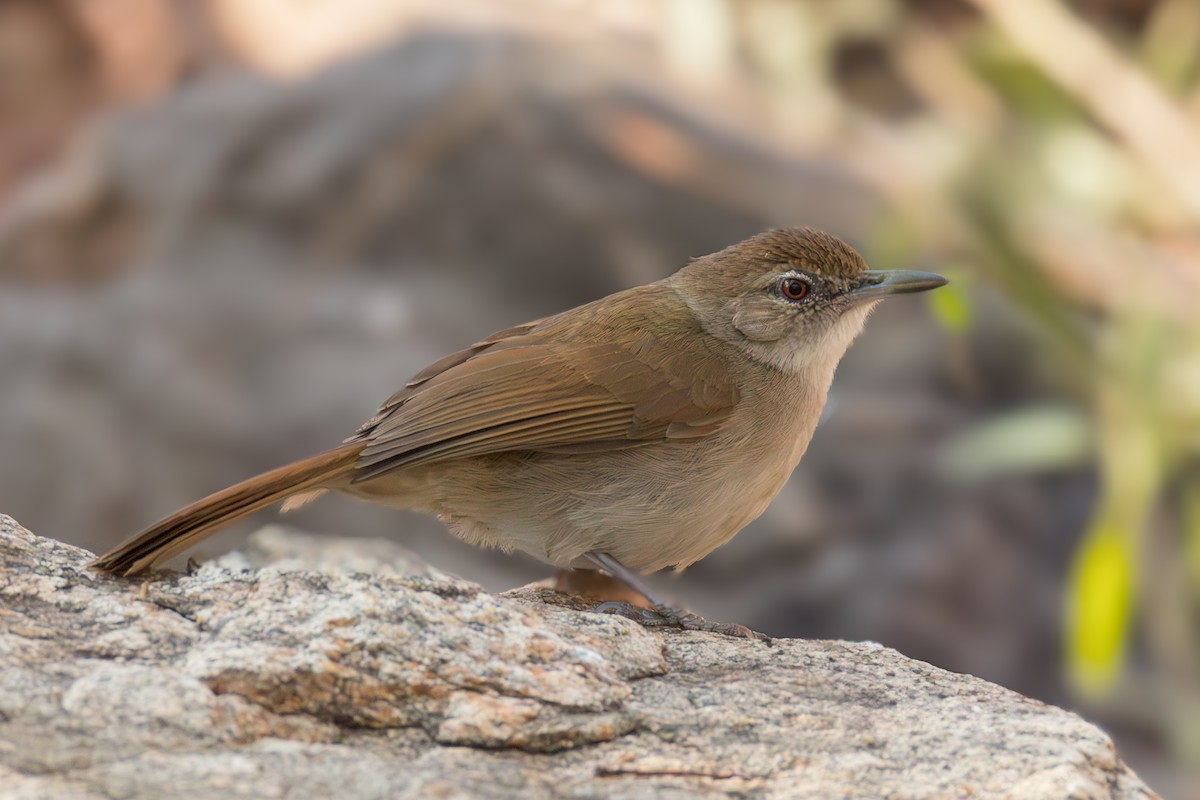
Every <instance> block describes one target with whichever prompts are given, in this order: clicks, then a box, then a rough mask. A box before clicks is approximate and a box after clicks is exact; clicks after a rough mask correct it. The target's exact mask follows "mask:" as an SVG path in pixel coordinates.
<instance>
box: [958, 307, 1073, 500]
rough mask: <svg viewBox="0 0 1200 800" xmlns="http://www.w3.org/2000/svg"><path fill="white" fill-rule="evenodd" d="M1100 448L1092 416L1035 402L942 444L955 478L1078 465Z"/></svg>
mask: <svg viewBox="0 0 1200 800" xmlns="http://www.w3.org/2000/svg"><path fill="white" fill-rule="evenodd" d="M939 291H941V290H939ZM935 294H936V293H935ZM1094 453H1095V437H1094V436H1093V433H1092V424H1091V421H1090V420H1089V418H1088V417H1086V416H1085V415H1083V414H1082V413H1080V412H1079V411H1076V410H1075V409H1072V408H1067V407H1064V406H1035V407H1030V408H1025V409H1022V410H1020V411H1015V412H1012V413H1010V414H1005V415H1004V416H1000V417H994V418H992V419H989V420H987V421H985V422H983V423H981V424H979V425H977V426H975V427H973V428H970V429H968V430H967V431H965V432H964V433H961V434H959V435H958V436H956V437H955V438H954V439H952V440H950V442H949V444H947V445H946V446H945V448H944V449H943V450H942V452H941V454H940V462H941V467H942V469H943V471H944V473H945V474H946V475H947V476H948V477H950V478H953V479H955V480H964V481H979V480H986V479H988V478H992V477H995V476H998V475H1010V474H1013V473H1024V472H1045V471H1050V470H1061V469H1072V468H1075V467H1079V466H1082V465H1084V464H1087V463H1089V462H1090V461H1091V459H1092V456H1093V455H1094Z"/></svg>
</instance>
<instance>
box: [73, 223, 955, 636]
mask: <svg viewBox="0 0 1200 800" xmlns="http://www.w3.org/2000/svg"><path fill="white" fill-rule="evenodd" d="M945 282H946V281H945V279H944V278H942V277H940V276H938V275H933V274H930V273H926V272H908V271H893V272H877V271H873V270H868V269H867V267H866V264H865V263H864V262H863V260H862V258H861V257H860V256H859V255H858V253H856V252H855V251H854V250H853V249H852V248H851V247H850V246H849V245H847V244H845V243H844V242H842V241H841V240H839V239H837V238H835V237H833V236H830V235H829V234H826V233H823V232H821V231H818V230H814V229H811V228H799V229H796V228H793V229H786V230H776V231H769V232H767V233H762V234H759V235H757V236H754V237H752V238H750V239H747V240H746V241H744V242H740V243H739V244H735V245H733V246H731V247H728V248H726V249H724V250H722V251H720V252H718V253H714V254H712V255H708V256H704V257H703V258H698V259H695V260H693V261H692V262H691V263H689V264H688V265H687V266H685V267H683V268H682V269H680V270H679V271H678V272H676V273H675V274H674V275H671V276H670V277H668V278H666V279H664V280H661V281H658V282H656V283H652V284H649V285H647V286H638V287H635V288H633V289H628V290H626V291H623V292H618V293H617V294H614V295H610V296H608V297H605V298H603V299H600V300H597V301H595V302H593V303H589V304H587V305H583V306H580V307H578V308H573V309H571V310H569V311H564V312H562V313H561V314H557V315H555V316H552V317H547V318H545V319H541V320H537V321H535V322H529V323H526V324H524V325H518V326H517V327H515V328H509V329H508V330H504V331H500V332H499V333H496V334H493V335H492V336H489V337H488V338H487V339H485V340H483V341H482V342H479V343H477V344H474V345H472V346H471V347H468V348H467V349H465V350H461V351H459V352H457V353H454V354H452V355H449V356H446V357H445V358H443V359H441V360H440V361H438V362H436V363H434V364H432V365H430V366H429V367H427V368H426V369H424V370H422V371H421V372H419V373H417V375H416V376H415V377H413V379H412V380H410V381H409V382H408V383H407V384H406V385H405V386H404V388H403V389H401V390H400V391H399V392H397V393H396V394H394V395H392V397H391V398H389V399H388V400H387V402H385V403H384V404H383V406H382V408H380V409H379V412H378V413H377V414H376V415H375V416H374V417H372V418H371V419H370V420H368V421H367V422H366V423H365V424H364V425H363V426H362V427H360V428H359V429H358V432H357V433H356V434H355V435H354V436H352V437H350V438H349V439H347V440H346V442H345V443H344V444H343V445H342V446H340V447H336V448H334V449H333V450H329V451H327V452H324V453H320V454H318V455H315V456H312V457H311V458H306V459H303V460H301V461H297V462H295V463H293V464H289V465H287V466H284V467H280V468H278V469H275V470H272V471H270V472H267V473H264V474H262V475H259V476H258V477H255V478H251V479H249V480H247V481H244V482H242V483H239V484H237V485H236V486H233V487H230V488H228V489H225V490H223V491H220V492H217V493H216V494H213V495H210V496H209V497H206V498H204V499H203V500H200V501H199V502H197V503H193V504H192V505H190V506H188V507H187V508H184V509H182V510H180V511H177V512H175V513H174V514H172V515H170V516H169V517H167V518H166V519H164V520H162V521H160V522H158V523H156V524H154V525H152V526H151V527H149V528H147V529H146V530H145V531H143V532H142V533H140V534H138V535H137V536H135V537H134V538H132V539H130V540H129V541H127V542H125V543H124V544H122V545H121V546H119V547H118V548H116V549H115V550H113V551H112V552H110V553H107V554H105V555H103V556H101V557H100V558H98V559H96V561H95V562H93V566H95V567H96V568H98V569H101V570H105V571H109V572H115V573H120V574H123V575H135V574H137V573H140V572H143V571H145V570H147V569H149V568H151V567H153V566H155V565H156V564H159V563H160V562H162V561H165V560H166V559H169V558H171V557H172V556H175V555H177V554H179V553H182V552H183V551H184V550H187V549H188V548H189V547H191V546H192V545H194V544H196V543H197V542H199V541H200V540H201V539H203V538H205V537H207V536H209V535H210V534H212V533H213V532H215V531H216V530H217V529H218V528H220V527H222V526H224V525H226V524H227V523H230V522H232V521H234V520H236V519H239V518H241V517H244V516H246V515H247V514H250V513H252V512H254V511H257V510H259V509H261V508H264V507H265V506H268V505H270V504H272V503H275V502H277V501H279V500H284V499H285V498H291V499H290V500H288V502H287V503H285V505H284V510H287V509H288V508H290V507H294V506H296V505H299V504H302V503H304V502H307V501H308V500H309V499H312V498H313V497H315V496H316V495H318V494H320V493H322V492H324V491H326V490H333V491H339V492H344V493H346V494H349V495H352V496H354V497H359V498H362V499H364V500H371V501H374V502H378V503H385V504H388V505H393V506H398V507H400V508H407V509H414V510H418V511H424V512H428V513H431V514H436V515H437V516H438V517H439V518H440V519H441V520H442V521H443V522H444V523H445V524H446V525H447V526H448V527H449V528H450V530H451V531H453V532H454V533H455V534H456V535H458V536H459V537H461V538H463V539H465V540H466V541H468V542H471V543H472V544H476V545H480V546H485V547H499V548H501V549H503V550H505V551H511V550H522V551H524V552H526V553H529V554H531V555H533V556H535V557H537V558H539V559H542V560H543V561H546V562H549V563H550V564H554V565H556V566H558V567H563V568H586V569H597V568H598V569H601V570H603V571H605V572H607V573H609V574H610V575H611V576H613V577H614V578H616V579H618V580H620V581H621V582H623V583H625V584H627V585H629V586H630V587H631V588H633V589H634V590H635V591H637V592H639V593H641V594H644V595H646V597H647V599H648V600H650V602H651V603H652V604H653V605H654V611H644V612H643V611H634V610H632V609H631V608H630V607H627V606H624V604H605V606H606V607H605V608H604V609H603V610H606V611H617V612H619V613H625V614H628V615H630V616H633V617H635V618H639V619H640V621H642V622H643V623H645V624H665V625H674V626H678V627H684V628H689V629H696V630H712V631H717V632H721V633H727V634H732V635H751V632H749V631H748V630H747V629H746V628H744V627H742V626H740V625H733V624H728V623H716V622H709V621H708V620H705V619H703V618H700V617H698V616H696V615H694V614H690V613H687V612H685V611H682V610H680V609H677V608H672V607H670V606H669V605H667V604H665V603H662V602H661V601H659V600H657V599H656V598H655V596H654V594H653V593H652V592H651V591H650V590H649V589H648V588H647V587H646V586H645V585H644V584H643V582H642V581H641V580H640V578H639V573H646V572H654V571H656V570H660V569H663V568H665V567H676V568H682V567H684V566H687V565H688V564H691V563H693V562H694V561H697V560H699V559H701V558H703V557H704V556H706V555H708V554H709V553H710V552H712V551H713V550H714V549H716V548H717V547H719V546H720V545H722V544H724V543H725V542H727V541H728V540H729V539H730V538H731V537H732V536H733V535H734V534H735V533H737V532H738V531H739V530H741V529H742V528H743V527H745V525H746V524H748V523H749V522H751V521H752V520H754V519H755V518H756V517H758V516H759V515H760V514H761V513H762V512H763V510H764V509H765V508H766V507H767V504H768V503H770V502H771V499H772V498H774V497H775V495H776V494H777V493H778V492H779V490H780V489H781V488H782V487H783V485H784V483H785V482H786V481H787V479H788V475H789V474H790V473H791V471H792V469H793V468H794V467H795V466H796V464H797V462H799V460H800V456H801V455H803V453H804V450H805V448H806V447H807V446H808V442H809V439H810V438H811V437H812V434H813V430H814V429H815V428H816V426H817V421H818V420H819V418H820V416H821V410H822V407H823V406H824V404H825V397H826V394H827V392H828V390H829V384H830V382H831V381H832V379H833V373H834V369H835V368H836V367H837V364H838V361H839V360H840V359H841V357H842V355H843V354H844V353H845V352H846V349H847V348H848V347H849V346H850V343H851V342H852V341H853V340H854V337H855V336H857V335H858V333H859V331H861V330H862V326H863V323H864V321H865V320H866V318H867V315H868V314H869V313H870V311H871V309H872V308H873V307H874V306H875V304H876V302H877V301H878V300H880V299H882V298H884V297H886V296H888V295H891V294H901V293H907V292H920V291H925V290H927V289H933V288H936V287H938V286H941V285H943V284H944V283H945Z"/></svg>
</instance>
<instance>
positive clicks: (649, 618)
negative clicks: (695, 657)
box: [592, 601, 771, 644]
mask: <svg viewBox="0 0 1200 800" xmlns="http://www.w3.org/2000/svg"><path fill="white" fill-rule="evenodd" d="M592 611H593V612H595V613H597V614H616V615H618V616H621V617H625V618H626V619H631V620H633V621H634V622H636V623H638V624H640V625H644V626H645V627H647V628H679V629H681V630H685V631H708V632H709V633H719V634H721V635H722V636H732V637H734V638H739V639H757V640H758V641H760V642H765V643H767V644H771V637H770V636H767V635H766V634H765V633H759V632H758V631H752V630H750V629H749V628H747V627H746V626H745V625H739V624H737V623H736V622H712V621H710V620H707V619H705V618H704V617H702V616H700V615H699V614H693V613H692V612H690V611H687V610H685V609H682V608H674V607H672V606H668V605H663V604H661V603H660V604H657V605H655V606H654V607H653V608H642V607H640V606H635V605H632V604H631V603H621V602H616V601H610V602H607V603H600V604H599V605H597V606H596V607H595V608H593V609H592Z"/></svg>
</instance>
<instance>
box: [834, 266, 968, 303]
mask: <svg viewBox="0 0 1200 800" xmlns="http://www.w3.org/2000/svg"><path fill="white" fill-rule="evenodd" d="M861 281H862V282H861V283H860V284H859V285H858V287H857V288H854V289H851V290H850V291H849V292H847V293H846V296H847V297H848V298H850V299H851V300H852V301H853V302H855V303H861V302H863V301H866V300H880V299H882V298H884V297H887V296H888V295H893V294H911V293H912V292H927V291H929V290H930V289H936V288H938V287H939V286H945V285H946V284H947V283H949V281H947V280H946V279H945V278H943V277H942V276H941V275H937V274H935V273H933V272H915V271H913V270H907V269H896V270H874V269H871V270H867V271H866V272H864V273H863V274H862V279H861Z"/></svg>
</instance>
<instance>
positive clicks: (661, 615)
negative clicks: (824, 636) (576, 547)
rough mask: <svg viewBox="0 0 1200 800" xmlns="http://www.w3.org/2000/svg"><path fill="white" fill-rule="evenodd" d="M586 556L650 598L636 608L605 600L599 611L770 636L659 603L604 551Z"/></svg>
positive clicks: (652, 622) (651, 624)
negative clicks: (648, 606)
mask: <svg viewBox="0 0 1200 800" xmlns="http://www.w3.org/2000/svg"><path fill="white" fill-rule="evenodd" d="M586 555H587V558H588V560H590V561H591V562H592V563H593V564H595V565H596V566H598V567H599V568H600V569H602V570H604V571H605V572H607V573H608V574H609V575H611V576H613V577H614V578H616V579H617V580H619V581H621V583H624V584H625V585H626V586H628V587H629V588H630V589H633V590H634V591H635V592H637V593H638V594H640V595H642V596H643V597H645V598H646V599H647V600H649V601H650V603H651V605H652V608H648V609H647V608H640V607H638V606H635V605H632V604H630V603H621V602H611V601H610V602H607V603H601V604H599V605H598V606H596V607H595V608H594V609H592V610H593V611H596V612H599V613H601V614H618V615H620V616H622V617H625V618H627V619H631V620H633V621H634V622H637V623H640V624H642V625H645V626H646V627H647V628H681V629H683V630H686V631H709V632H710V633H719V634H722V635H724V636H736V637H742V638H746V639H758V640H759V641H763V642H767V643H770V641H771V637H770V636H767V635H766V634H764V633H759V632H757V631H752V630H750V629H749V628H747V627H746V626H745V625H738V624H737V623H736V622H710V621H709V620H706V619H705V618H704V617H702V616H700V615H699V614H693V613H692V612H690V611H688V610H686V609H682V608H677V607H675V606H673V605H671V604H670V603H666V602H663V600H662V599H660V598H659V597H658V595H657V594H656V593H655V592H654V590H653V589H651V588H650V587H649V586H647V585H646V583H645V581H643V580H642V577H641V576H640V575H638V574H637V573H636V572H634V571H633V570H631V569H628V568H627V567H626V566H625V565H624V564H622V563H621V562H620V561H617V560H616V559H615V558H613V557H612V556H611V555H609V554H608V553H597V552H590V553H587V554H586Z"/></svg>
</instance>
